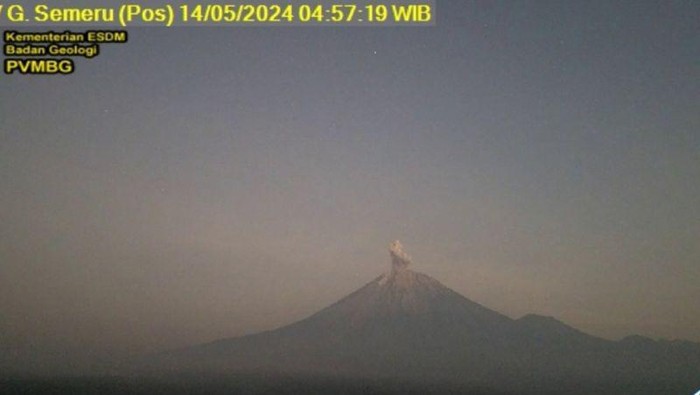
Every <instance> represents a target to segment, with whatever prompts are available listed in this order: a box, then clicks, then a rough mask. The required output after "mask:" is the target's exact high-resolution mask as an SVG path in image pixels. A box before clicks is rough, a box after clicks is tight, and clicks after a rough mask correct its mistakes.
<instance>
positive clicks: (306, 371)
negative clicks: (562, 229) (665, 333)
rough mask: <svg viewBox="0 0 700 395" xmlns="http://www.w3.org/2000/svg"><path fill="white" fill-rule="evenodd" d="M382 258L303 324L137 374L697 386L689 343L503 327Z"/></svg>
mask: <svg viewBox="0 0 700 395" xmlns="http://www.w3.org/2000/svg"><path fill="white" fill-rule="evenodd" d="M389 253H390V258H391V264H390V265H389V268H388V270H387V271H386V272H385V273H384V274H382V275H380V276H378V277H377V278H375V279H374V280H372V281H370V282H369V283H367V284H366V285H364V286H363V287H361V288H359V289H358V290H356V291H355V292H353V293H351V294H349V295H347V296H346V297H344V298H342V299H340V300H339V301H337V302H336V303H334V304H332V305H330V306H328V307H326V308H325V309H323V310H321V311H319V312H317V313H315V314H313V315H311V316H310V317H308V318H305V319H303V320H301V321H298V322H296V323H293V324H290V325H287V326H283V327H281V328H278V329H275V330H271V331H266V332H262V333H257V334H253V335H247V336H242V337H237V338H229V339H222V340H218V341H214V342H211V343H207V344H203V345H199V346H194V347H188V348H185V349H180V350H175V351H170V352H166V353H163V354H159V355H157V356H155V357H153V358H151V359H150V360H149V363H148V364H147V365H149V366H151V367H154V366H157V367H158V368H159V369H161V370H162V369H165V370H166V371H168V372H183V371H188V372H207V373H217V374H232V373H236V374H239V373H256V374H259V373H261V372H264V373H269V374H275V375H287V376H300V375H313V376H316V377H319V376H324V377H325V376H329V377H343V378H358V377H361V378H373V379H392V380H412V381H420V382H435V383H450V384H469V385H477V384H478V385H488V386H490V387H494V386H497V387H508V388H509V389H519V388H524V387H526V386H527V387H528V388H530V387H538V386H540V385H541V384H542V383H557V384H556V385H562V384H561V383H574V384H571V385H572V386H579V385H580V383H608V384H609V383H616V384H615V385H616V386H617V385H623V383H627V384H625V385H632V384H634V385H636V384H639V383H647V384H649V383H650V382H654V383H669V382H670V383H674V385H681V386H682V387H680V388H683V389H685V388H692V385H696V384H698V383H697V381H698V380H699V379H700V345H698V344H695V343H691V342H683V341H673V342H670V341H663V340H662V341H655V340H652V339H647V338H643V337H641V336H633V337H628V338H625V339H623V340H621V341H611V340H606V339H602V338H599V337H596V336H592V335H589V334H586V333H583V332H581V331H579V330H577V329H575V328H573V327H570V326H568V325H566V324H564V323H562V322H560V321H558V320H557V319H555V318H553V317H544V316H538V315H533V314H530V315H526V316H524V317H522V318H520V319H512V318H510V317H507V316H505V315H503V314H500V313H498V312H496V311H493V310H490V309H488V308H486V307H484V306H482V305H480V304H478V303H476V302H474V301H472V300H470V299H468V298H466V297H464V296H462V295H460V294H459V293H457V292H455V291H453V290H451V289H450V288H448V287H446V286H444V285H442V284H441V283H440V282H439V281H437V280H435V279H433V278H431V277H429V276H427V275H425V274H421V273H418V272H415V271H412V270H411V269H410V268H409V267H410V266H411V259H410V257H409V256H408V255H407V254H406V253H405V252H404V251H403V248H402V246H401V243H399V242H398V241H396V242H394V243H392V244H391V246H390V248H389ZM630 383H631V384H630ZM615 388H618V387H615ZM657 388H658V387H657ZM663 388H666V387H663ZM674 388H675V387H674ZM618 389H619V388H618ZM616 393H623V392H616ZM635 393H645V392H644V391H637V392H635Z"/></svg>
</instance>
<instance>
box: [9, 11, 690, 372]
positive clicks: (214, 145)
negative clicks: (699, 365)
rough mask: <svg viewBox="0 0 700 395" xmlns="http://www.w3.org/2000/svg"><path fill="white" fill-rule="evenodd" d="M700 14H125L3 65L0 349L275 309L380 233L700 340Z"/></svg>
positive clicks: (263, 322)
mask: <svg viewBox="0 0 700 395" xmlns="http://www.w3.org/2000/svg"><path fill="white" fill-rule="evenodd" d="M699 21H700V3H698V2H697V1H660V2H639V1H630V2H608V1H605V2H588V1H586V2H583V1H581V2H568V1H567V2H561V1H537V2H526V1H518V2H492V1H488V2H486V1H480V2H466V1H455V2H448V1H445V0H440V1H439V2H438V16H437V25H436V26H435V27H428V28H417V27H412V28H405V27H404V28H356V27H353V28H331V27H323V28H268V27H262V28H172V29H155V28H136V29H133V30H131V31H130V38H129V42H128V43H127V44H120V45H105V46H103V47H102V51H101V54H100V56H99V57H97V58H95V59H93V60H84V59H77V60H76V66H77V69H76V72H75V73H74V74H73V75H70V76H65V77H36V76H35V77H27V76H20V75H12V76H7V75H0V185H1V187H0V347H1V348H0V349H1V350H5V352H0V354H4V358H5V359H6V360H7V358H31V357H32V356H37V355H45V353H54V354H55V353H61V354H62V355H64V356H65V355H67V356H70V357H71V358H73V357H74V358H78V357H80V358H87V359H89V358H93V357H94V358H106V357H109V356H125V355H131V354H137V353H140V352H151V351H157V350H163V349H167V348H170V347H179V346H185V345H190V344H194V343H199V342H205V341H209V340H213V339H217V338H221V337H228V336H235V335H241V334H245V333H250V332H255V331H259V330H263V329H270V328H273V327H276V326H280V325H283V324H286V323H289V322H291V321H294V320H298V319H301V318H304V317H305V316H307V315H309V314H311V313H313V312H315V311H316V310H318V309H320V308H322V307H325V306H326V305H328V304H330V303H332V302H334V301H336V300H337V299H339V298H340V297H342V296H344V295H346V294H347V293H349V292H351V291H353V290H354V289H356V288H358V287H360V286H362V285H364V284H365V283H366V282H368V281H370V280H372V279H373V278H375V277H376V276H377V275H379V274H380V273H381V272H383V271H384V270H385V269H387V268H388V265H389V255H388V245H389V243H390V242H391V241H392V240H394V239H400V240H401V241H402V242H403V244H404V246H405V249H406V251H407V252H408V253H409V254H411V255H412V257H413V260H414V264H413V268H414V269H415V270H417V271H421V272H423V273H426V274H429V275H431V276H433V277H435V278H436V279H438V280H439V281H441V282H443V283H444V284H445V285H447V286H449V287H451V288H453V289H455V290H456V291H458V292H460V293H462V294H463V295H465V296H467V297H469V298H471V299H473V300H475V301H477V302H479V303H482V304H484V305H486V306H488V307H490V308H492V309H495V310H497V311H499V312H502V313H504V314H507V315H509V316H511V317H513V318H517V317H520V316H521V315H523V314H526V313H538V314H544V315H552V316H555V317H557V318H559V319H560V320H562V321H564V322H566V323H568V324H570V325H572V326H575V327H577V328H579V329H581V330H584V331H586V332H589V333H591V334H595V335H599V336H603V337H606V338H612V339H617V338H620V337H623V336H625V335H628V334H633V333H637V334H642V335H647V336H651V337H654V338H656V337H665V338H685V339H691V340H695V341H700V314H698V312H699V311H700V286H699V285H698V284H699V283H700V22H699ZM8 351H9V352H8ZM8 355H10V357H8ZM0 359H2V358H0Z"/></svg>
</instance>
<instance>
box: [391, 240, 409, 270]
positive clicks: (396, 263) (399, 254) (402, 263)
mask: <svg viewBox="0 0 700 395" xmlns="http://www.w3.org/2000/svg"><path fill="white" fill-rule="evenodd" d="M389 254H391V266H392V267H393V268H403V267H406V266H408V265H409V264H410V263H411V257H410V256H408V254H406V253H405V252H404V251H403V246H402V245H401V242H400V241H398V240H396V241H394V242H393V243H391V245H390V246H389Z"/></svg>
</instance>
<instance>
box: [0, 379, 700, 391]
mask: <svg viewBox="0 0 700 395" xmlns="http://www.w3.org/2000/svg"><path fill="white" fill-rule="evenodd" d="M503 387H504V388H506V387H507V383H504V386H503ZM696 390H697V389H694V388H688V386H683V385H674V384H673V383H606V384H595V385H594V384H583V383H542V384H533V385H532V386H531V388H526V389H510V390H496V389H489V388H483V387H479V386H450V385H445V384H426V383H408V382H393V381H390V380H376V379H375V380H361V379H356V380H349V379H348V380H346V379H327V378H308V377H307V378H301V377H270V376H236V377H226V378H223V377H182V376H180V377H160V378H155V377H138V378H133V377H129V378H127V377H108V376H103V377H56V378H5V379H0V393H1V394H7V395H10V394H108V395H109V394H387V395H388V394H416V395H417V394H465V395H516V394H517V395H536V394H537V395H550V394H551V395H554V394H572V395H593V394H595V395H608V394H609V395H627V394H630V395H631V394H634V395H640V394H641V395H647V394H648V395H652V394H653V395H660V394H663V395H675V394H679V395H693V394H694V393H695V391H696Z"/></svg>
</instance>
